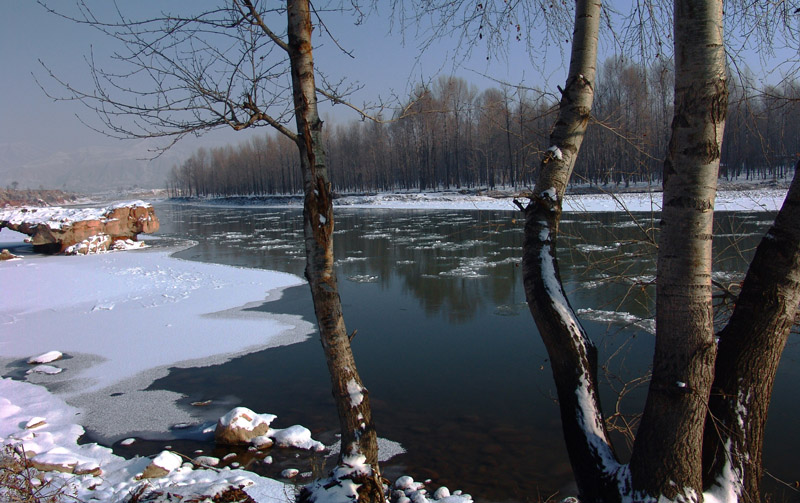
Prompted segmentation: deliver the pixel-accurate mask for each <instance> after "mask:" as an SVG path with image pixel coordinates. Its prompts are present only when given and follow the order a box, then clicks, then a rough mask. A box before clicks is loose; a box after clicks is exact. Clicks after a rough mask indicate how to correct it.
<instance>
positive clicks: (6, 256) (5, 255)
mask: <svg viewBox="0 0 800 503" xmlns="http://www.w3.org/2000/svg"><path fill="white" fill-rule="evenodd" d="M12 258H19V255H14V254H13V253H11V252H10V251H8V250H7V249H5V248H3V251H0V260H11V259H12Z"/></svg>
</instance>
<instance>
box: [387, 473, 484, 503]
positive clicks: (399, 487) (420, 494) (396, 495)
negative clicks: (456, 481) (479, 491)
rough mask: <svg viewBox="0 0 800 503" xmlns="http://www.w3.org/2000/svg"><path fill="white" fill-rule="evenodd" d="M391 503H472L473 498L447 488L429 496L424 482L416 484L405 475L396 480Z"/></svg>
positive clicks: (442, 488) (441, 488)
mask: <svg viewBox="0 0 800 503" xmlns="http://www.w3.org/2000/svg"><path fill="white" fill-rule="evenodd" d="M392 489H393V490H392V493H391V495H390V496H391V498H390V499H391V502H392V503H431V502H435V501H436V502H443V503H471V502H472V496H470V495H469V494H463V493H462V492H461V491H453V493H452V494H451V493H450V489H448V488H447V487H444V486H442V487H440V488H439V489H437V490H436V491H434V493H433V495H432V496H431V495H429V494H428V491H427V490H426V489H425V484H423V483H422V482H415V481H414V479H413V478H411V477H409V476H408V475H404V476H402V477H399V478H398V479H397V480H395V482H394V484H393V485H392Z"/></svg>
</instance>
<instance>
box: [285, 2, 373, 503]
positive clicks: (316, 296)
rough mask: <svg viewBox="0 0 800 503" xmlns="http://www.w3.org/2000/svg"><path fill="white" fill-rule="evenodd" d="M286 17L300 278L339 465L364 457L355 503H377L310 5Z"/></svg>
mask: <svg viewBox="0 0 800 503" xmlns="http://www.w3.org/2000/svg"><path fill="white" fill-rule="evenodd" d="M287 14H288V19H289V26H288V39H289V43H288V47H289V49H288V52H289V58H290V61H291V70H292V90H293V97H294V105H295V117H296V122H297V145H298V147H299V150H300V167H301V171H302V173H303V184H304V192H305V201H304V206H303V219H304V232H305V248H306V271H305V275H306V279H307V280H308V283H309V285H310V287H311V296H312V299H313V303H314V312H315V314H316V317H317V321H318V324H319V331H320V339H321V341H322V347H323V349H324V351H325V359H326V361H327V364H328V370H329V372H330V376H331V383H332V387H333V397H334V400H335V402H336V407H337V410H338V413H339V422H340V426H341V434H342V438H341V443H342V448H341V452H340V455H339V464H340V465H341V464H343V463H344V462H345V461H346V460H348V459H351V458H356V457H359V458H360V457H361V456H363V458H364V460H365V461H366V463H367V464H368V465H370V466H371V468H372V470H371V473H368V474H367V475H365V473H366V472H364V471H363V470H360V471H359V472H358V473H357V475H358V476H359V477H360V479H361V480H360V483H361V487H360V488H359V491H358V492H359V500H362V498H364V499H363V500H364V501H376V500H382V490H381V485H380V472H379V467H378V443H377V436H376V433H375V427H374V425H373V422H372V412H371V408H370V403H369V393H368V392H367V389H366V388H365V387H364V385H363V384H362V382H361V378H360V377H359V375H358V371H357V369H356V364H355V360H354V358H353V352H352V349H351V347H350V339H349V337H348V335H347V330H346V328H345V324H344V317H343V315H342V304H341V300H340V298H339V291H338V287H337V279H336V272H335V271H334V267H333V262H334V257H333V229H334V218H333V199H332V194H331V184H330V181H329V178H328V170H327V166H326V163H325V152H324V149H323V141H322V121H321V120H320V118H319V115H318V112H317V100H316V88H315V81H314V63H313V58H312V46H311V30H312V27H311V16H310V10H309V2H308V1H307V0H297V1H289V2H287ZM354 389H357V390H358V392H359V393H360V400H353V399H352V392H353V390H354ZM374 491H377V492H378V493H377V494H378V495H377V496H376V495H375V494H367V493H369V492H374Z"/></svg>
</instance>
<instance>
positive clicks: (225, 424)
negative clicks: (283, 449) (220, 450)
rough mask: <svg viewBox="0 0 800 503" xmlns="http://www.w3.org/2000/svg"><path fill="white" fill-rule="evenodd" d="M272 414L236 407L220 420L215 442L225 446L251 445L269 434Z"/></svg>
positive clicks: (215, 432)
mask: <svg viewBox="0 0 800 503" xmlns="http://www.w3.org/2000/svg"><path fill="white" fill-rule="evenodd" d="M273 420H275V416H274V415H272V414H257V413H255V412H253V411H252V410H250V409H248V408H247V407H236V408H235V409H232V410H231V411H229V412H228V413H227V414H225V415H224V416H222V417H221V418H219V421H217V428H216V430H215V431H214V440H215V441H216V442H217V443H218V444H223V445H249V444H250V441H251V440H253V439H254V438H256V437H261V436H264V435H266V434H267V432H269V424H270V423H271V422H272V421H273Z"/></svg>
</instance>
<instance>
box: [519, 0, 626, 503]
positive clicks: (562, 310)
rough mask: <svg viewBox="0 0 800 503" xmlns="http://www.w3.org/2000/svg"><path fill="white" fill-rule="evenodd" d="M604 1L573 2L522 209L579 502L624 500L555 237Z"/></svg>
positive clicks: (530, 296) (580, 133) (535, 302)
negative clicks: (555, 104)
mask: <svg viewBox="0 0 800 503" xmlns="http://www.w3.org/2000/svg"><path fill="white" fill-rule="evenodd" d="M600 17H601V3H600V2H599V1H597V0H588V1H587V0H579V1H577V2H576V11H575V31H574V36H573V42H572V53H571V58H570V69H569V75H568V77H567V82H566V86H565V88H564V90H563V93H562V98H561V102H560V104H559V113H558V118H557V119H556V123H555V127H554V129H553V132H552V134H551V136H550V142H551V145H552V146H551V147H550V148H549V149H548V150H547V151H546V152H545V154H544V156H543V158H542V161H541V166H540V171H539V178H538V180H537V182H536V187H535V189H534V193H533V194H532V195H530V196H529V197H530V203H529V204H528V205H527V206H526V207H525V209H524V211H525V235H524V240H523V245H522V270H523V283H524V287H525V296H526V299H527V301H528V306H529V308H530V311H531V314H532V315H533V319H534V321H535V322H536V326H537V328H538V330H539V334H540V335H541V337H542V340H543V341H544V344H545V347H546V348H547V351H548V354H549V356H550V365H551V368H552V371H553V378H554V380H555V383H556V389H557V392H558V399H559V407H560V410H561V422H562V426H563V429H564V438H565V441H566V444H567V451H568V453H569V458H570V462H571V464H572V469H573V472H574V474H575V480H576V482H577V484H578V490H579V493H580V496H581V500H582V501H600V500H603V501H614V500H619V499H620V490H619V487H618V485H619V482H618V480H617V477H618V475H619V473H620V470H621V465H620V464H619V463H618V461H617V458H616V455H615V453H614V449H613V448H612V446H611V443H610V442H609V439H608V432H607V430H606V426H605V421H604V419H603V414H602V412H601V408H600V400H599V395H598V393H597V350H596V348H595V346H594V344H593V343H592V341H591V340H590V339H589V338H588V336H587V335H586V332H585V331H584V329H583V327H582V326H581V325H580V322H579V321H578V319H577V317H576V316H575V313H574V311H573V309H572V307H571V306H570V304H569V301H568V300H567V298H566V295H565V294H564V291H563V288H562V285H561V278H560V275H559V270H558V262H557V260H556V258H555V256H556V251H555V250H556V236H557V234H558V224H559V220H560V218H561V208H562V200H563V197H564V193H565V191H566V187H567V183H568V181H569V178H570V176H571V174H572V170H573V168H574V166H575V161H576V159H577V156H578V151H579V150H580V147H581V143H582V142H583V138H584V134H585V132H586V127H587V124H588V122H589V117H590V114H591V109H592V100H593V98H594V82H595V73H596V62H597V36H598V29H599V23H600Z"/></svg>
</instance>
